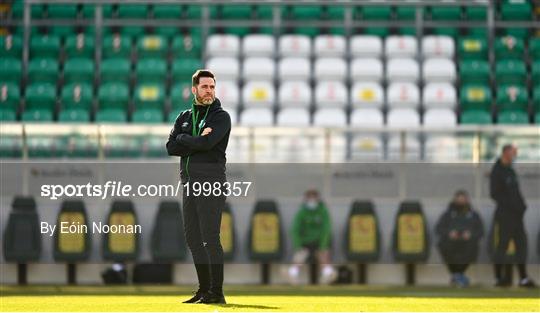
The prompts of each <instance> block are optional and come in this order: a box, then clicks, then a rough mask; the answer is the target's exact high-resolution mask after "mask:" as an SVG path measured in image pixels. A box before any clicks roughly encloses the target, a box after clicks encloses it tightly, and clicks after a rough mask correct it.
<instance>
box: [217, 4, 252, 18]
mask: <svg viewBox="0 0 540 313" xmlns="http://www.w3.org/2000/svg"><path fill="white" fill-rule="evenodd" d="M252 14H253V13H252V6H251V5H245V4H229V5H224V6H223V7H222V8H221V16H222V18H224V19H229V20H235V19H251V16H252Z"/></svg>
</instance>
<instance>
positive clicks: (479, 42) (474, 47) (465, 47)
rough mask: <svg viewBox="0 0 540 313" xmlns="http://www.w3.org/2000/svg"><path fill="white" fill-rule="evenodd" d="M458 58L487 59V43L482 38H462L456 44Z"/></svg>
mask: <svg viewBox="0 0 540 313" xmlns="http://www.w3.org/2000/svg"><path fill="white" fill-rule="evenodd" d="M458 51H459V56H460V58H462V59H480V60H487V59H488V43H487V40H486V38H485V37H484V38H482V37H463V38H460V39H459V42H458Z"/></svg>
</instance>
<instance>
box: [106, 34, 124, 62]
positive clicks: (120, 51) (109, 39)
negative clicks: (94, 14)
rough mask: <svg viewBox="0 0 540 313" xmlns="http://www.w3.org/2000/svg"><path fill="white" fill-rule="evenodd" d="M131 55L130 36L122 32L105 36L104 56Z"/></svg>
mask: <svg viewBox="0 0 540 313" xmlns="http://www.w3.org/2000/svg"><path fill="white" fill-rule="evenodd" d="M130 55H131V39H130V37H128V36H122V35H120V34H114V35H108V36H105V39H104V41H103V58H129V57H130Z"/></svg>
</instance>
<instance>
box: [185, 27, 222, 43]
mask: <svg viewBox="0 0 540 313" xmlns="http://www.w3.org/2000/svg"><path fill="white" fill-rule="evenodd" d="M202 32H203V28H202V27H199V26H193V27H189V28H188V33H189V35H190V36H191V37H195V38H199V40H200V38H202ZM184 33H186V32H184ZM214 33H216V29H215V28H213V27H210V28H208V35H212V34H214Z"/></svg>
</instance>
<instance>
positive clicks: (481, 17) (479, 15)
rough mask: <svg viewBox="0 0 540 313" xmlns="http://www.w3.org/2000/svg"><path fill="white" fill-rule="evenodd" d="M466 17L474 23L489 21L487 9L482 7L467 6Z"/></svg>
mask: <svg viewBox="0 0 540 313" xmlns="http://www.w3.org/2000/svg"><path fill="white" fill-rule="evenodd" d="M465 16H466V17H467V19H468V20H472V21H485V20H486V19H487V9H486V8H485V7H481V6H466V7H465Z"/></svg>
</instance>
